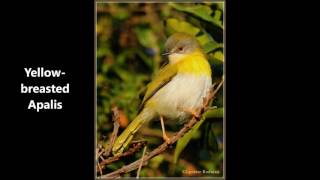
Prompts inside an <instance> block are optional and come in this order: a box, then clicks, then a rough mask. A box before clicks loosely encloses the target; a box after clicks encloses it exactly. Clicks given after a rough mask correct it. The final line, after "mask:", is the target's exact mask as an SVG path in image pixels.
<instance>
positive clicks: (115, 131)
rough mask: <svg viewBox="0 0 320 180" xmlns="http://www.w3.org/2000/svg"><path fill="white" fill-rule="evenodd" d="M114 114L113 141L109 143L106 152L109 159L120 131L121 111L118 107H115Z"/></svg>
mask: <svg viewBox="0 0 320 180" xmlns="http://www.w3.org/2000/svg"><path fill="white" fill-rule="evenodd" d="M112 112H113V116H112V120H113V132H112V135H111V139H110V143H109V146H108V147H107V148H106V151H105V154H104V155H105V156H106V157H108V156H109V155H110V152H111V149H112V146H113V144H114V141H115V140H116V138H117V135H118V130H119V126H120V125H119V119H120V117H119V109H118V107H116V106H114V107H113V108H112Z"/></svg>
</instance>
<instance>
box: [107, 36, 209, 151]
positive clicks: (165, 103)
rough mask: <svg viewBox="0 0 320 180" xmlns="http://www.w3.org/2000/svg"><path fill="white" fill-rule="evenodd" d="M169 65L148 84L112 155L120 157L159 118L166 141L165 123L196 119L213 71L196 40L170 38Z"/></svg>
mask: <svg viewBox="0 0 320 180" xmlns="http://www.w3.org/2000/svg"><path fill="white" fill-rule="evenodd" d="M165 48H166V53H165V55H168V57H169V63H168V64H167V65H166V66H164V67H163V68H162V69H161V70H160V71H159V73H158V74H157V75H156V76H155V78H154V79H153V80H152V81H151V82H150V83H149V84H148V86H147V91H146V93H145V96H144V98H143V100H142V103H141V105H140V109H139V113H138V115H137V117H136V118H135V119H134V120H133V121H132V122H131V123H130V124H129V126H128V127H127V128H126V129H125V130H124V131H123V132H122V134H121V135H120V136H119V137H118V138H117V139H116V141H115V143H114V145H113V148H112V152H113V154H114V155H117V154H120V153H122V152H123V150H124V149H125V148H126V147H127V146H128V144H129V143H130V141H131V140H132V138H133V135H134V134H135V133H136V132H137V131H138V129H139V128H140V127H141V126H142V125H143V124H144V123H145V122H146V121H149V120H151V119H154V118H157V117H159V118H160V121H161V127H162V134H163V139H164V140H165V141H166V142H167V143H170V140H169V138H168V136H167V135H166V133H165V127H164V119H165V120H175V121H177V122H178V121H181V120H185V119H187V118H189V117H190V116H192V115H195V112H196V110H197V108H199V107H200V106H201V105H202V103H203V97H205V96H206V94H207V92H208V90H209V89H210V87H211V84H212V80H211V68H210V64H209V63H208V61H207V59H206V56H205V54H204V53H203V51H202V49H201V47H200V45H199V43H198V41H197V39H196V38H195V37H193V36H191V35H188V34H185V33H175V34H173V35H171V36H170V37H169V38H168V40H167V41H166V43H165Z"/></svg>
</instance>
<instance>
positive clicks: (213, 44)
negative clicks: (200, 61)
mask: <svg viewBox="0 0 320 180" xmlns="http://www.w3.org/2000/svg"><path fill="white" fill-rule="evenodd" d="M218 48H223V45H222V44H221V43H217V42H215V41H209V42H208V43H206V44H205V45H203V50H204V52H205V53H209V52H212V51H214V50H216V49H218Z"/></svg>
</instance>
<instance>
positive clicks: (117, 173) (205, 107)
mask: <svg viewBox="0 0 320 180" xmlns="http://www.w3.org/2000/svg"><path fill="white" fill-rule="evenodd" d="M222 85H223V79H222V80H221V82H220V83H219V85H218V86H217V88H215V89H213V88H214V87H212V89H210V91H209V92H208V95H207V96H206V97H205V98H204V99H203V105H202V107H201V109H200V110H199V112H198V114H199V116H193V117H192V119H191V120H190V121H189V122H188V123H187V124H186V125H185V126H184V127H183V128H182V129H181V130H180V131H179V132H178V133H177V134H176V135H174V136H173V137H171V138H170V142H171V144H173V143H175V142H177V141H178V140H179V139H180V138H181V137H183V135H184V134H185V133H187V132H188V131H189V130H190V129H191V128H192V127H193V126H194V125H195V124H196V123H197V122H198V121H199V120H200V119H201V116H202V114H203V113H204V112H205V111H206V110H208V108H209V105H210V102H211V100H213V99H214V97H215V95H216V93H217V92H218V91H219V89H220V88H221V86H222ZM168 147H169V144H167V143H166V142H164V143H163V144H161V145H160V146H158V147H157V148H156V149H154V150H153V151H152V152H150V153H149V154H147V155H146V156H144V158H143V159H139V160H136V161H135V162H133V163H131V164H129V165H126V166H123V167H122V168H120V169H118V170H116V171H114V172H111V173H109V174H106V175H103V176H101V178H116V177H119V176H120V175H121V174H123V173H128V172H130V171H133V170H135V169H137V168H138V167H139V165H140V164H142V165H146V164H147V162H148V161H149V160H150V159H151V158H153V157H155V156H156V155H158V154H161V153H162V152H164V151H165V150H166V149H167V148H168Z"/></svg>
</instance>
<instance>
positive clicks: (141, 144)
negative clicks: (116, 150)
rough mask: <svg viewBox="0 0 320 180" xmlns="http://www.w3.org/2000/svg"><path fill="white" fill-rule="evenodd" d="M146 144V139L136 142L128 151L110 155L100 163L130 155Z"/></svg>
mask: <svg viewBox="0 0 320 180" xmlns="http://www.w3.org/2000/svg"><path fill="white" fill-rule="evenodd" d="M146 144H147V142H146V141H140V142H138V143H136V144H133V147H131V148H129V149H128V150H127V151H126V152H124V153H122V154H119V155H117V156H113V157H109V158H108V159H105V160H103V161H101V162H100V165H105V164H110V163H112V162H114V161H117V160H119V159H120V158H122V157H125V156H130V155H132V154H134V153H135V152H137V151H139V150H140V149H141V148H142V147H143V146H146Z"/></svg>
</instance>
